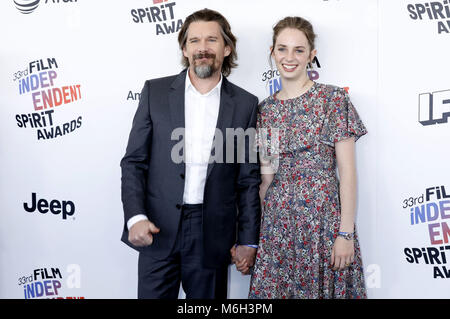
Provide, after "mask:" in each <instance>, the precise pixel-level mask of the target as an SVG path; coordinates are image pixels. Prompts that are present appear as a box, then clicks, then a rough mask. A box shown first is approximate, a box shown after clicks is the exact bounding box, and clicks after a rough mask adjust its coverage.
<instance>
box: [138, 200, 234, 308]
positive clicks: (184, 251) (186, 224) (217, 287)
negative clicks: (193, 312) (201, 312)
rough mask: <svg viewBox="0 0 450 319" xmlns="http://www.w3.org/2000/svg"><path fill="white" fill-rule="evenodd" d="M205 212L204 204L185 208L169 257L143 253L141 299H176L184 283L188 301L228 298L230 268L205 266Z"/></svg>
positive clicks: (141, 254)
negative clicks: (203, 232)
mask: <svg viewBox="0 0 450 319" xmlns="http://www.w3.org/2000/svg"><path fill="white" fill-rule="evenodd" d="M202 210H203V207H202V205H201V204H198V205H189V204H185V205H183V208H182V217H181V222H180V225H179V229H178V234H177V239H176V241H175V244H174V247H173V249H172V252H171V254H170V256H169V257H168V258H166V259H164V260H158V259H155V258H154V257H152V256H150V255H148V254H144V253H140V254H139V262H138V298H139V299H176V298H177V297H178V292H179V288H180V283H181V285H182V287H183V290H184V292H185V293H186V298H187V299H226V298H227V282H228V265H224V266H223V267H221V268H206V267H204V266H203V235H202ZM161 231H163V230H161ZM218 240H219V239H218ZM230 248H231V247H230Z"/></svg>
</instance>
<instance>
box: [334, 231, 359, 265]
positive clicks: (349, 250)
mask: <svg viewBox="0 0 450 319" xmlns="http://www.w3.org/2000/svg"><path fill="white" fill-rule="evenodd" d="M354 258H355V243H354V242H353V239H351V240H347V239H345V238H342V237H340V236H338V237H337V238H336V240H335V241H334V245H333V248H332V250H331V266H332V267H333V270H338V269H339V270H343V269H345V268H346V267H348V266H349V265H350V264H351V263H353V261H354Z"/></svg>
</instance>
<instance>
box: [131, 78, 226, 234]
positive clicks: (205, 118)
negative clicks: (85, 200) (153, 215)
mask: <svg viewBox="0 0 450 319" xmlns="http://www.w3.org/2000/svg"><path fill="white" fill-rule="evenodd" d="M221 87H222V75H220V81H219V83H217V85H216V86H215V87H214V88H213V89H212V90H210V91H209V92H207V93H205V94H201V93H200V92H198V91H197V89H196V88H195V87H194V85H192V83H191V80H190V78H189V70H188V72H186V84H185V95H184V118H185V134H184V141H185V149H184V151H185V154H186V174H185V180H184V194H183V203H185V204H202V203H203V194H204V190H205V183H206V172H207V169H208V161H209V157H210V155H211V148H212V142H213V139H214V133H215V130H216V125H217V118H218V116H219V105H220V89H221ZM145 219H147V216H146V215H145V214H139V215H136V216H133V217H132V218H130V219H129V220H128V222H127V227H128V229H130V228H131V227H132V226H133V225H134V224H135V223H137V222H138V221H141V220H145Z"/></svg>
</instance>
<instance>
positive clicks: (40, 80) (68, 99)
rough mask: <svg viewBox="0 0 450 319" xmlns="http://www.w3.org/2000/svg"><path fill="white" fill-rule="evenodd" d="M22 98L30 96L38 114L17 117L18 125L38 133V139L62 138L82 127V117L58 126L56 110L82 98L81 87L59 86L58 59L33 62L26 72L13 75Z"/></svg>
mask: <svg viewBox="0 0 450 319" xmlns="http://www.w3.org/2000/svg"><path fill="white" fill-rule="evenodd" d="M14 81H17V82H18V83H17V84H18V93H19V95H29V96H30V97H31V104H32V106H33V110H34V111H35V112H31V113H22V114H16V116H15V118H16V121H17V126H18V127H20V128H32V129H35V130H36V137H37V139H38V140H48V139H52V138H56V137H59V136H63V135H66V134H69V133H71V132H73V131H74V130H75V129H77V128H79V127H81V120H82V117H81V116H78V117H77V118H75V119H73V120H72V121H69V122H66V123H62V124H61V123H59V122H58V121H57V119H56V118H55V114H54V113H55V110H58V109H60V108H62V107H63V106H65V105H67V104H71V103H74V102H77V101H79V100H80V99H81V96H82V95H81V85H80V84H71V85H57V83H58V82H59V65H58V63H57V61H56V59H55V58H47V59H40V60H35V61H31V62H30V63H29V64H28V67H27V68H26V69H25V70H24V71H19V72H16V73H15V74H14Z"/></svg>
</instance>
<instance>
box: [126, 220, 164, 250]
mask: <svg viewBox="0 0 450 319" xmlns="http://www.w3.org/2000/svg"><path fill="white" fill-rule="evenodd" d="M157 233H159V228H158V227H156V226H155V224H153V223H152V222H151V221H149V220H141V221H139V222H137V223H136V224H134V225H133V226H132V227H131V229H130V231H129V234H128V240H129V241H130V243H132V244H133V245H134V246H136V247H144V246H149V245H151V244H152V243H153V235H152V234H157Z"/></svg>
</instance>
